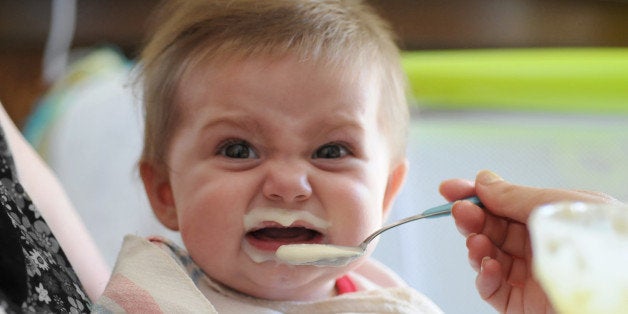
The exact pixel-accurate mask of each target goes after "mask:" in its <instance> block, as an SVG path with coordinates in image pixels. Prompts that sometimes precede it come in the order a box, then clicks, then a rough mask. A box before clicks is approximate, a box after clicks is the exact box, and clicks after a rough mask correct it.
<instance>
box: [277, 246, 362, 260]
mask: <svg viewBox="0 0 628 314" xmlns="http://www.w3.org/2000/svg"><path fill="white" fill-rule="evenodd" d="M363 253H364V252H363V251H362V249H360V248H358V247H351V246H339V245H329V244H288V245H282V246H280V247H279V249H277V253H276V255H277V258H279V259H280V260H282V261H284V262H286V263H288V264H293V265H301V264H307V263H312V262H316V261H318V260H322V259H332V260H333V259H337V258H343V257H354V256H360V255H362V254H363Z"/></svg>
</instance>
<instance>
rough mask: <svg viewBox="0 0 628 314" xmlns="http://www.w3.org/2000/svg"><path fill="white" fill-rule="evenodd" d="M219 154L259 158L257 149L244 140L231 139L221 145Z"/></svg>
mask: <svg viewBox="0 0 628 314" xmlns="http://www.w3.org/2000/svg"><path fill="white" fill-rule="evenodd" d="M218 154H219V155H222V156H225V157H228V158H258V157H257V153H255V150H253V148H252V147H251V145H249V143H247V142H246V141H242V140H230V141H227V142H226V143H224V144H223V145H221V146H220V147H219V149H218Z"/></svg>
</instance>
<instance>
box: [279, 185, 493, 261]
mask: <svg viewBox="0 0 628 314" xmlns="http://www.w3.org/2000/svg"><path fill="white" fill-rule="evenodd" d="M463 201H470V202H472V203H474V204H476V205H478V206H482V203H481V202H480V199H479V198H477V197H476V196H474V197H469V198H465V199H463ZM453 204H454V202H451V203H447V204H443V205H440V206H436V207H433V208H430V209H428V210H426V211H424V212H422V213H420V214H418V215H414V216H410V217H407V218H404V219H402V220H399V221H397V222H395V223H392V224H390V225H387V226H385V227H382V228H381V229H379V230H377V231H375V232H373V233H372V234H371V235H370V236H368V237H367V238H366V239H365V240H364V241H362V243H360V245H358V246H340V245H329V244H288V245H283V246H281V247H279V249H277V252H276V253H275V254H276V256H277V258H278V259H279V260H280V261H282V262H284V263H287V264H291V265H312V266H344V265H346V264H348V263H349V262H351V261H353V260H355V259H356V258H358V257H360V256H362V255H364V252H366V248H367V247H368V245H369V243H371V241H373V239H375V238H376V237H377V236H379V235H380V234H381V233H382V232H384V231H386V230H389V229H391V228H394V227H397V226H399V225H403V224H405V223H408V222H411V221H415V220H419V219H423V218H432V217H440V216H444V215H449V214H451V207H452V206H453Z"/></svg>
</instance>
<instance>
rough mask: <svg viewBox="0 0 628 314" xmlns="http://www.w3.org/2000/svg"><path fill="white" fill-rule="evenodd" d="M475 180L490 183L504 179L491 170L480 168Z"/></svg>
mask: <svg viewBox="0 0 628 314" xmlns="http://www.w3.org/2000/svg"><path fill="white" fill-rule="evenodd" d="M476 181H477V182H478V183H480V184H491V183H494V182H498V181H504V179H502V177H500V176H499V175H497V174H496V173H495V172H493V171H490V170H482V171H480V172H479V173H478V175H477V179H476Z"/></svg>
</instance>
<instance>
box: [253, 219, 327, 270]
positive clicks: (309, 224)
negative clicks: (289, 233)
mask: <svg viewBox="0 0 628 314" xmlns="http://www.w3.org/2000/svg"><path fill="white" fill-rule="evenodd" d="M243 224H244V230H245V232H246V233H247V234H249V233H252V232H255V231H256V230H263V229H264V228H266V227H268V226H272V227H275V228H278V227H285V228H290V227H297V228H304V229H307V230H311V232H316V233H322V232H324V231H325V230H327V228H329V226H330V225H331V224H330V223H329V222H328V221H326V220H324V219H322V218H320V217H317V216H315V215H314V214H312V213H310V212H308V211H305V210H289V209H279V208H256V209H253V210H252V211H250V212H249V213H247V214H246V215H244V218H243ZM242 250H243V251H244V252H245V253H246V254H247V255H248V256H249V257H250V258H251V260H253V261H254V262H255V263H263V262H268V261H276V262H283V261H282V260H280V259H278V258H277V257H276V255H275V252H274V251H268V250H261V249H258V248H256V247H255V246H253V245H251V243H249V241H248V240H247V238H246V237H245V238H244V240H243V241H242Z"/></svg>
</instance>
